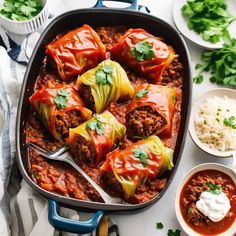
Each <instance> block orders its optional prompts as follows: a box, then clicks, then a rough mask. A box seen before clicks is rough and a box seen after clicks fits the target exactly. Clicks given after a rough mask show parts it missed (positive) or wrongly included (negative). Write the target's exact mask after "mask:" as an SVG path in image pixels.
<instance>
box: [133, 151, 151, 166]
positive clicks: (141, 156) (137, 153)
mask: <svg viewBox="0 0 236 236" xmlns="http://www.w3.org/2000/svg"><path fill="white" fill-rule="evenodd" d="M134 156H135V157H136V158H139V159H140V162H141V163H142V164H143V166H144V167H146V166H147V158H148V157H149V154H148V153H147V152H146V151H145V150H144V149H142V148H135V149H134Z"/></svg>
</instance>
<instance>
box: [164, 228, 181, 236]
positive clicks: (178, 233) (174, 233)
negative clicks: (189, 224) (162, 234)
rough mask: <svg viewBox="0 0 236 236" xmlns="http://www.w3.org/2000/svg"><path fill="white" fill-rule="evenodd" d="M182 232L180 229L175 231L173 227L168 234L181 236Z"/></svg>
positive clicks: (169, 235)
mask: <svg viewBox="0 0 236 236" xmlns="http://www.w3.org/2000/svg"><path fill="white" fill-rule="evenodd" d="M180 233H181V231H180V230H178V229H176V230H175V231H173V230H172V229H169V230H168V234H167V235H168V236H180Z"/></svg>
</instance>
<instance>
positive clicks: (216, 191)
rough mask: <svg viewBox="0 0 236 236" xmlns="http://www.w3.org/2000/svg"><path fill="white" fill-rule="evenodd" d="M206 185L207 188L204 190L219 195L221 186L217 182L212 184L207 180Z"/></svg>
mask: <svg viewBox="0 0 236 236" xmlns="http://www.w3.org/2000/svg"><path fill="white" fill-rule="evenodd" d="M206 185H207V186H208V187H209V189H207V190H205V192H210V193H213V194H215V195H219V194H221V192H222V188H221V187H220V186H219V185H217V184H212V183H210V182H207V183H206Z"/></svg>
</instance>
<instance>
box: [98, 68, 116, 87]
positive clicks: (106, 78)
mask: <svg viewBox="0 0 236 236" xmlns="http://www.w3.org/2000/svg"><path fill="white" fill-rule="evenodd" d="M112 73H113V68H112V66H111V65H106V66H103V67H101V68H99V69H97V70H96V73H95V78H96V83H97V84H101V85H106V84H108V85H111V84H112Z"/></svg>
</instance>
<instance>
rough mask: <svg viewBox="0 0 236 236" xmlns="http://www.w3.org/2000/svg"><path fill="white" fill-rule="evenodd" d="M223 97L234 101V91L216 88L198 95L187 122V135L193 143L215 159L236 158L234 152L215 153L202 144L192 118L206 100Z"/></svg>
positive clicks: (235, 92) (215, 151)
mask: <svg viewBox="0 0 236 236" xmlns="http://www.w3.org/2000/svg"><path fill="white" fill-rule="evenodd" d="M214 96H217V97H224V96H227V97H228V98H231V99H235V101H236V90H234V89H227V88H216V89H211V90H209V91H207V92H205V93H203V94H202V95H200V96H199V97H198V98H197V99H196V101H195V102H194V103H193V105H192V110H191V116H190V122H189V133H190V136H191V138H192V140H193V142H194V143H195V144H196V145H197V146H198V147H199V148H200V149H202V150H203V151H205V152H206V153H208V154H211V155H213V156H217V157H233V156H234V157H235V158H236V150H230V151H224V152H223V151H217V150H213V149H211V148H210V147H209V146H207V145H206V144H205V143H203V142H202V141H201V140H200V139H199V138H198V137H197V134H196V129H195V125H194V117H195V115H196V114H197V112H198V111H199V107H200V105H201V104H202V103H203V102H204V101H205V99H207V98H211V97H214ZM235 104H236V103H235Z"/></svg>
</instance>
